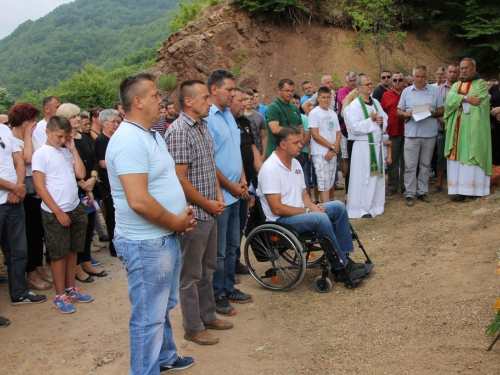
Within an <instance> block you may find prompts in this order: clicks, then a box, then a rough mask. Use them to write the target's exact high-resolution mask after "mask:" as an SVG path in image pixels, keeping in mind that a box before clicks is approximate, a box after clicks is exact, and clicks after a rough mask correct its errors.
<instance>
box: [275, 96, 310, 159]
mask: <svg viewBox="0 0 500 375" xmlns="http://www.w3.org/2000/svg"><path fill="white" fill-rule="evenodd" d="M272 121H278V122H279V124H280V126H294V127H298V126H299V125H302V118H301V117H300V112H299V109H298V108H297V106H296V105H294V104H293V103H291V102H288V104H285V102H284V101H283V100H281V99H280V98H276V100H275V101H274V102H272V103H271V104H269V105H268V106H267V111H266V128H267V149H266V155H267V156H268V157H269V156H271V154H272V153H273V151H274V150H276V146H277V145H276V136H275V135H274V134H273V133H272V132H271V129H270V127H269V123H270V122H272Z"/></svg>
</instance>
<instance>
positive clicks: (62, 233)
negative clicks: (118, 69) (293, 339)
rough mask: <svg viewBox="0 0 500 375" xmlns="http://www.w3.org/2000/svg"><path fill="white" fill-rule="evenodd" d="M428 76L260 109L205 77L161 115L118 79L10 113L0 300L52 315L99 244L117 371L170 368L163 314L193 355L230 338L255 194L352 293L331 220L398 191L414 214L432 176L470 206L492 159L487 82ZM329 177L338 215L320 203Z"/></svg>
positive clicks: (159, 105) (451, 69)
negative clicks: (120, 289) (341, 196)
mask: <svg viewBox="0 0 500 375" xmlns="http://www.w3.org/2000/svg"><path fill="white" fill-rule="evenodd" d="M428 79H429V72H428V69H427V67H425V66H424V65H418V66H416V67H415V68H414V69H413V72H412V74H411V75H410V76H408V75H406V76H405V74H404V73H403V72H390V71H387V70H384V71H382V72H381V74H380V82H379V84H378V86H377V87H374V82H373V80H372V78H371V77H370V76H369V75H367V74H363V73H357V72H354V71H350V72H348V73H347V74H346V76H345V82H346V84H345V86H344V87H342V88H340V89H339V90H338V91H336V90H335V88H334V82H333V80H332V77H330V76H328V75H325V76H323V77H322V78H321V80H320V87H318V89H317V91H315V90H314V86H313V84H312V83H311V82H309V81H306V82H303V83H302V91H303V96H302V97H300V96H299V95H298V93H297V92H296V91H297V90H296V85H295V83H294V82H293V81H292V80H291V79H287V78H285V79H281V80H280V81H279V82H278V84H277V97H276V99H275V100H274V101H273V102H272V103H270V104H269V105H267V106H265V105H263V104H262V103H260V100H259V99H260V98H259V93H258V91H257V90H255V89H254V90H252V89H249V88H242V87H238V86H237V85H236V81H237V78H236V76H235V75H234V74H233V73H232V72H230V71H228V70H223V69H217V70H214V71H213V72H212V73H211V74H210V76H209V77H208V80H207V81H206V82H205V81H203V80H198V79H191V80H186V81H184V82H183V83H182V84H181V85H180V88H179V97H178V100H179V101H178V104H179V107H180V109H181V111H180V113H179V114H176V113H175V103H174V102H172V101H167V102H164V101H163V100H162V98H161V95H160V92H159V91H158V89H157V87H156V85H155V83H154V80H153V77H152V76H151V75H150V74H147V73H140V74H137V75H134V76H130V77H127V78H126V79H125V80H124V81H123V82H122V84H121V86H120V100H121V102H119V103H116V105H115V108H114V109H99V108H93V109H89V110H81V109H80V108H79V107H78V106H77V105H76V104H72V103H63V104H61V102H60V100H59V98H56V97H53V96H50V97H47V98H45V99H44V101H43V103H42V105H43V111H44V118H43V119H42V120H41V121H39V122H38V123H37V122H36V119H37V117H38V116H39V114H40V111H39V110H38V109H37V108H36V107H34V106H33V105H31V104H28V103H18V104H15V105H14V106H13V107H12V108H11V109H10V110H9V113H8V114H7V116H5V115H0V120H2V122H3V123H5V125H8V126H4V125H0V147H1V148H0V153H1V154H2V157H1V164H2V167H1V169H0V230H2V233H3V240H2V251H3V252H4V259H5V262H6V264H7V270H8V275H7V276H8V277H7V278H4V279H3V280H2V281H3V282H4V283H5V282H8V283H9V294H10V298H11V304H13V305H18V304H33V303H42V302H44V301H46V297H45V296H44V295H42V294H37V293H35V292H34V291H33V290H49V289H51V288H54V290H55V296H54V298H53V305H54V307H55V308H56V309H57V310H58V311H59V312H61V313H65V314H68V313H74V312H75V311H76V308H75V306H74V303H75V302H80V303H88V302H91V301H92V300H93V297H92V296H91V295H89V294H88V293H85V292H84V291H83V289H82V288H80V287H79V286H77V285H76V281H78V282H80V283H90V282H93V281H94V278H95V277H106V276H107V272H106V271H105V270H102V269H101V268H98V266H99V261H96V260H95V259H93V258H92V256H91V255H92V252H91V251H92V249H93V248H95V246H94V245H101V240H102V241H104V240H109V251H110V255H111V256H114V257H116V256H117V257H118V258H119V259H120V260H121V261H122V263H123V265H124V268H125V270H126V273H127V279H128V287H129V290H128V292H129V299H130V303H131V307H132V314H131V317H130V324H129V329H130V365H131V374H158V373H163V372H167V371H172V370H180V369H184V368H188V367H190V366H191V365H193V364H194V359H193V358H192V357H183V356H181V355H179V354H178V353H177V349H176V345H175V342H174V340H173V337H172V326H171V323H170V320H169V311H170V310H171V309H172V308H173V307H174V306H176V305H177V303H178V302H179V301H180V305H181V309H182V325H183V328H184V338H185V339H186V340H188V341H192V342H195V343H197V344H200V345H213V344H216V343H217V342H219V337H217V335H215V334H214V333H213V332H212V331H213V330H228V329H231V328H233V323H231V322H230V321H228V320H225V319H220V318H219V317H218V315H221V316H232V315H234V314H236V313H237V309H236V308H235V307H234V306H233V304H244V303H249V302H252V301H253V298H254V297H253V296H252V295H251V294H248V293H245V292H244V291H242V290H240V289H238V288H237V287H236V286H237V284H238V276H237V275H238V274H247V273H249V270H248V268H247V266H246V265H245V264H244V263H243V262H242V261H241V252H240V245H241V242H242V238H243V232H244V228H245V224H246V221H247V217H248V214H249V210H250V209H251V207H252V206H253V205H255V204H256V197H257V198H258V199H257V201H258V202H259V203H258V204H261V205H262V210H263V212H264V214H265V216H266V219H267V220H268V221H271V222H277V223H283V224H286V225H289V226H291V227H293V228H294V229H295V230H296V231H297V232H298V233H302V232H308V231H314V232H316V235H317V236H326V237H328V238H330V239H331V243H332V246H333V248H327V249H325V251H326V254H327V257H328V258H329V259H330V263H331V270H332V273H333V275H334V278H335V281H336V282H345V281H347V280H356V281H357V282H359V281H361V280H363V279H364V278H366V277H367V275H368V274H369V273H370V271H371V268H368V266H367V265H365V264H364V263H356V262H355V261H354V260H353V259H352V258H351V257H350V254H351V253H352V252H353V251H354V249H353V246H352V239H351V234H350V227H349V219H355V218H373V217H374V216H377V215H380V214H382V213H383V212H384V206H385V197H386V196H391V195H395V194H398V190H399V191H400V192H401V193H402V194H404V197H405V202H406V205H407V206H409V207H411V206H413V205H414V198H415V196H416V198H417V199H418V200H420V201H422V202H427V203H429V202H430V199H429V197H428V196H427V194H428V190H429V178H430V176H431V174H436V177H437V180H436V185H435V187H434V189H433V190H432V191H431V193H432V194H439V193H442V192H443V191H444V189H443V180H444V178H445V176H447V180H448V194H450V196H451V197H452V199H453V200H455V201H462V200H465V199H472V198H474V197H478V196H485V195H488V194H489V191H490V190H489V189H490V176H492V174H493V170H492V164H495V165H500V160H499V158H500V151H499V146H498V145H499V144H500V143H499V142H498V141H499V139H498V137H499V136H500V131H499V130H498V129H499V127H500V91H499V86H498V81H496V80H490V81H489V82H488V83H486V82H485V81H484V80H482V79H480V78H479V76H478V74H477V72H476V63H475V61H474V60H473V59H471V58H465V59H463V60H462V61H461V62H460V64H459V65H456V64H450V65H449V66H448V68H439V69H438V71H437V72H436V83H435V84H430V83H428ZM434 154H435V155H434ZM433 156H434V159H435V161H434V162H433ZM386 170H387V173H388V178H387V181H386V176H385V174H386ZM339 172H341V173H339ZM341 177H342V178H344V179H345V184H344V185H345V189H346V200H345V203H344V202H341V201H339V200H334V194H335V190H336V189H342V187H340V186H339V185H338V184H337V182H338V181H339V179H340V178H341ZM99 212H102V216H103V218H104V221H105V226H106V228H107V233H106V231H105V230H104V228H102V223H101V220H100V217H99V215H98V213H99ZM95 232H97V238H96V234H95ZM101 246H102V245H101ZM98 249H99V248H98ZM335 249H336V250H337V251H338V252H337V255H336V253H335ZM44 254H45V259H46V262H47V263H50V270H51V272H50V274H49V273H48V272H46V270H45V269H44V267H43V260H44ZM8 324H9V320H8V319H7V318H4V317H0V326H1V327H5V326H7V325H8Z"/></svg>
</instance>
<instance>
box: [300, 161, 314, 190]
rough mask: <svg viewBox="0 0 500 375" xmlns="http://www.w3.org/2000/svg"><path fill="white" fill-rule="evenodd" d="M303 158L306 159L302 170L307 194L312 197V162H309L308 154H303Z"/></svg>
mask: <svg viewBox="0 0 500 375" xmlns="http://www.w3.org/2000/svg"><path fill="white" fill-rule="evenodd" d="M302 156H303V157H304V160H305V161H306V162H305V163H304V165H303V166H302V170H303V171H304V181H305V183H306V190H307V194H309V196H311V187H312V184H311V161H310V160H309V154H308V153H307V152H303V153H302Z"/></svg>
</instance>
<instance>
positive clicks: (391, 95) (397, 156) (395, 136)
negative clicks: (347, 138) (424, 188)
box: [380, 72, 405, 196]
mask: <svg viewBox="0 0 500 375" xmlns="http://www.w3.org/2000/svg"><path fill="white" fill-rule="evenodd" d="M404 88H405V87H404V75H403V73H401V72H395V73H394V74H393V75H392V89H391V90H389V91H387V92H386V93H385V94H384V95H382V101H381V103H380V104H381V105H382V108H383V110H384V112H385V113H387V116H388V120H387V134H388V135H389V140H390V141H391V144H392V149H391V151H392V154H391V158H392V164H390V165H388V166H387V173H388V174H389V180H388V183H387V191H386V195H387V196H391V195H394V194H396V193H397V191H398V189H399V188H400V187H401V192H402V193H403V192H404V190H405V187H404V186H405V185H404V179H403V176H404V169H405V158H404V152H403V150H404V145H405V135H404V134H405V122H404V120H403V119H402V118H399V117H398V103H399V99H400V98H401V93H402V92H403V90H404Z"/></svg>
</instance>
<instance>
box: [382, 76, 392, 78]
mask: <svg viewBox="0 0 500 375" xmlns="http://www.w3.org/2000/svg"><path fill="white" fill-rule="evenodd" d="M380 78H382V79H389V78H391V76H381V77H380Z"/></svg>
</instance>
